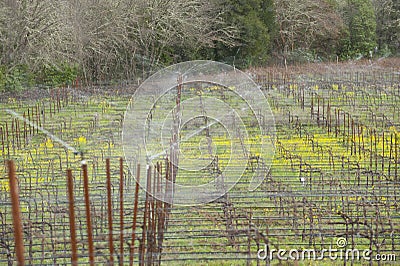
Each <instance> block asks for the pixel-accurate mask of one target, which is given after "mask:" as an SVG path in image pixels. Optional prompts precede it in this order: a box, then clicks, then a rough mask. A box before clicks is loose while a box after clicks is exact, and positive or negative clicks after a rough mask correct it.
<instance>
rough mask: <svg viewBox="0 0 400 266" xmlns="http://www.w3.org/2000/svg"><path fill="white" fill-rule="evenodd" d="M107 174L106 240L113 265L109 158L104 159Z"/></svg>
mask: <svg viewBox="0 0 400 266" xmlns="http://www.w3.org/2000/svg"><path fill="white" fill-rule="evenodd" d="M106 175H107V207H108V210H107V212H108V242H109V248H110V265H114V244H113V224H112V211H113V209H112V198H111V173H110V158H107V159H106Z"/></svg>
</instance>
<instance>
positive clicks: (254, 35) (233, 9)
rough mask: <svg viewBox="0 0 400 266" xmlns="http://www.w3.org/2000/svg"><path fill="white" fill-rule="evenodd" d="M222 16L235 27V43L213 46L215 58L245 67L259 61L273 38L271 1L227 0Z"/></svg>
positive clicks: (263, 58) (263, 56) (269, 47)
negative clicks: (233, 45)
mask: <svg viewBox="0 0 400 266" xmlns="http://www.w3.org/2000/svg"><path fill="white" fill-rule="evenodd" d="M228 4H229V11H228V12H227V14H226V17H225V19H226V20H227V21H228V22H229V24H231V25H235V26H236V27H237V28H238V29H239V37H238V41H239V43H240V44H239V45H238V46H235V47H232V48H230V47H226V46H223V45H220V46H218V47H217V49H216V59H217V60H222V61H227V62H228V63H233V64H236V65H240V66H242V67H246V66H249V65H257V64H260V63H263V62H265V61H266V60H267V58H268V57H269V56H270V54H271V40H272V39H273V37H274V8H273V1H269V0H268V1H261V0H250V1H243V0H229V1H228Z"/></svg>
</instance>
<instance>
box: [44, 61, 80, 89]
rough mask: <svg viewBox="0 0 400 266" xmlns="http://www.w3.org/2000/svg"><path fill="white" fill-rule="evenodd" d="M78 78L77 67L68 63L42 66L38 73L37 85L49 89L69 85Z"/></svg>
mask: <svg viewBox="0 0 400 266" xmlns="http://www.w3.org/2000/svg"><path fill="white" fill-rule="evenodd" d="M77 76H78V66H77V65H73V64H68V63H61V64H59V65H44V66H43V68H42V69H41V71H40V72H39V73H38V80H37V82H38V83H39V84H44V85H46V86H50V87H57V86H61V85H65V84H70V83H72V81H74V80H75V79H76V77H77Z"/></svg>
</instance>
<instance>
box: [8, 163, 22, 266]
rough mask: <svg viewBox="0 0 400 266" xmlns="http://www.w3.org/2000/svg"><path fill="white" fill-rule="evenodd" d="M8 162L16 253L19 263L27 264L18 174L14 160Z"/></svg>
mask: <svg viewBox="0 0 400 266" xmlns="http://www.w3.org/2000/svg"><path fill="white" fill-rule="evenodd" d="M7 163H8V177H9V179H10V194H11V204H12V215H13V225H14V239H15V253H16V255H17V262H18V265H20V266H22V265H25V258H24V242H23V231H22V223H21V213H20V207H19V192H18V182H17V176H16V174H15V165H14V162H13V161H11V160H9V161H7Z"/></svg>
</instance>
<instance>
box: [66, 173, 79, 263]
mask: <svg viewBox="0 0 400 266" xmlns="http://www.w3.org/2000/svg"><path fill="white" fill-rule="evenodd" d="M67 188H68V201H69V230H70V234H71V264H72V265H78V254H77V245H76V230H75V210H74V204H75V203H74V181H73V178H72V171H71V170H70V169H68V170H67Z"/></svg>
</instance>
